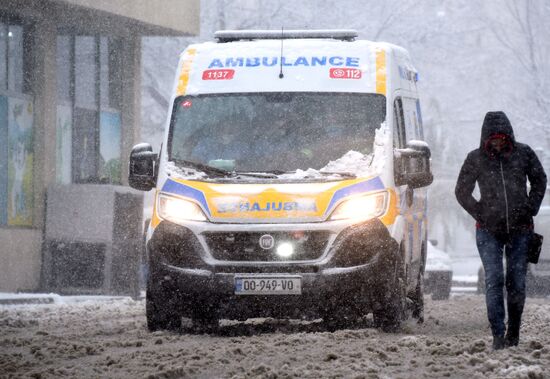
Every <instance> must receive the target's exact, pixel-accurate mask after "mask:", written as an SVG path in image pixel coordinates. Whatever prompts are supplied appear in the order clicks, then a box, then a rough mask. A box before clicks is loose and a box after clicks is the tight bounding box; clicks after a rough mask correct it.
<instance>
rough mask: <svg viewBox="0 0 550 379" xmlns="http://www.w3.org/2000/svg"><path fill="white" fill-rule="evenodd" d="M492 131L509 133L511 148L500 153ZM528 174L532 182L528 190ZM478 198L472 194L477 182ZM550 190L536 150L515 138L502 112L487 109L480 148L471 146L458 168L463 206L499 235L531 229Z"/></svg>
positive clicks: (458, 190)
mask: <svg viewBox="0 0 550 379" xmlns="http://www.w3.org/2000/svg"><path fill="white" fill-rule="evenodd" d="M493 134H504V135H506V136H508V141H509V144H508V146H507V147H508V148H507V149H504V150H503V151H501V152H500V153H496V152H494V151H491V149H490V148H489V147H488V143H487V142H488V140H489V137H490V136H491V135H493ZM527 179H528V180H529V183H530V184H531V189H530V191H529V193H528V192H527ZM476 182H477V184H478V186H479V190H480V194H481V196H480V199H479V201H477V200H476V199H475V198H474V197H473V196H472V192H473V191H474V187H475V184H476ZM545 190H546V174H545V173H544V169H543V168H542V165H541V164H540V161H539V159H538V158H537V156H536V154H535V152H534V151H533V150H532V149H531V148H530V147H529V146H527V145H525V144H522V143H519V142H516V140H515V138H514V131H513V129H512V125H511V124H510V121H509V120H508V118H507V117H506V114H504V112H488V113H487V115H486V116H485V120H484V121H483V126H482V128H481V143H480V147H479V149H476V150H473V151H471V152H470V153H469V154H468V156H467V157H466V160H465V161H464V164H463V165H462V169H461V170H460V174H459V176H458V180H457V183H456V188H455V194H456V198H457V199H458V202H459V203H460V205H462V207H463V208H464V209H465V210H466V211H467V212H468V213H469V214H470V215H471V216H472V217H473V218H474V219H475V220H476V221H477V223H478V227H481V228H485V229H487V230H489V231H490V232H492V233H493V234H494V235H496V236H504V237H505V236H508V235H510V234H513V233H514V232H517V231H521V230H525V229H530V228H532V226H533V216H535V215H536V214H537V213H538V211H539V207H540V204H541V202H542V199H543V197H544V192H545Z"/></svg>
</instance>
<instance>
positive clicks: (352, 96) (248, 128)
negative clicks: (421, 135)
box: [168, 92, 386, 171]
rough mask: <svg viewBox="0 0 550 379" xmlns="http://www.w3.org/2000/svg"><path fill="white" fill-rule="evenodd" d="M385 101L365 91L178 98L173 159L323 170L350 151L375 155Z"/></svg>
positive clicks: (240, 166) (260, 168) (248, 167)
mask: <svg viewBox="0 0 550 379" xmlns="http://www.w3.org/2000/svg"><path fill="white" fill-rule="evenodd" d="M385 118H386V113H385V97H384V96H382V95H378V94H363V93H313V92H286V93H235V94H221V95H220V94H215V95H199V96H185V97H180V98H178V99H176V101H175V104H174V112H173V116H172V122H171V126H170V137H169V145H168V149H169V150H168V153H169V159H171V160H174V161H177V160H187V161H193V162H198V163H202V164H210V165H211V164H212V163H210V162H212V161H217V160H229V161H232V164H234V167H235V170H236V171H276V170H281V171H295V170H297V169H302V170H307V169H308V168H313V169H320V168H322V167H324V166H325V165H326V164H327V163H328V162H329V161H331V160H335V159H338V158H340V157H341V156H343V155H344V154H346V153H347V152H348V151H350V150H355V151H358V152H361V153H363V154H370V153H371V152H372V148H373V142H374V136H375V130H376V129H378V128H380V124H381V123H382V122H383V121H384V120H385Z"/></svg>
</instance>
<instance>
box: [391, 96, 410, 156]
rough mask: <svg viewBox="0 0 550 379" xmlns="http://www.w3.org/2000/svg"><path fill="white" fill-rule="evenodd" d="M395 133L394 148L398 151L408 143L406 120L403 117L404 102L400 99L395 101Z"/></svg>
mask: <svg viewBox="0 0 550 379" xmlns="http://www.w3.org/2000/svg"><path fill="white" fill-rule="evenodd" d="M393 111H394V118H395V124H394V132H393V146H394V147H395V148H397V149H402V148H404V147H405V145H406V143H407V136H406V131H405V118H404V115H403V102H402V100H401V98H400V97H398V98H397V99H395V101H394V107H393Z"/></svg>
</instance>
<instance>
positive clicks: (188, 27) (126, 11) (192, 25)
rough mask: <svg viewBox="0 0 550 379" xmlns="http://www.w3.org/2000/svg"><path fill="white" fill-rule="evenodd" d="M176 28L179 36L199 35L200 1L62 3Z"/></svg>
mask: <svg viewBox="0 0 550 379" xmlns="http://www.w3.org/2000/svg"><path fill="white" fill-rule="evenodd" d="M59 1H61V2H65V3H69V4H72V5H77V6H81V7H85V8H89V9H95V10H99V11H103V12H107V13H112V14H115V15H118V16H122V17H127V18H132V19H134V20H137V21H140V22H143V23H146V24H152V25H156V26H160V27H163V28H167V29H172V30H173V31H174V32H175V33H179V34H198V33H199V26H200V22H199V17H198V14H199V7H200V1H199V0H185V1H184V0H161V1H151V0H116V1H113V0H59Z"/></svg>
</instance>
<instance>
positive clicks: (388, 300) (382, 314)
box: [372, 250, 407, 333]
mask: <svg viewBox="0 0 550 379" xmlns="http://www.w3.org/2000/svg"><path fill="white" fill-rule="evenodd" d="M400 251H401V250H400ZM392 271H393V272H392V275H391V276H390V277H391V279H390V280H388V281H387V282H386V283H385V285H383V287H384V288H385V291H384V295H383V296H381V297H380V299H379V300H378V306H377V307H375V309H374V310H373V313H372V316H373V319H374V325H375V327H377V328H380V329H381V330H382V331H383V332H386V333H396V332H397V331H399V329H400V327H401V322H402V321H403V319H404V318H405V304H406V298H407V297H406V289H405V279H404V277H405V275H404V266H403V263H402V258H401V254H398V256H397V257H396V258H395V262H394V265H393V270H392Z"/></svg>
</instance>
